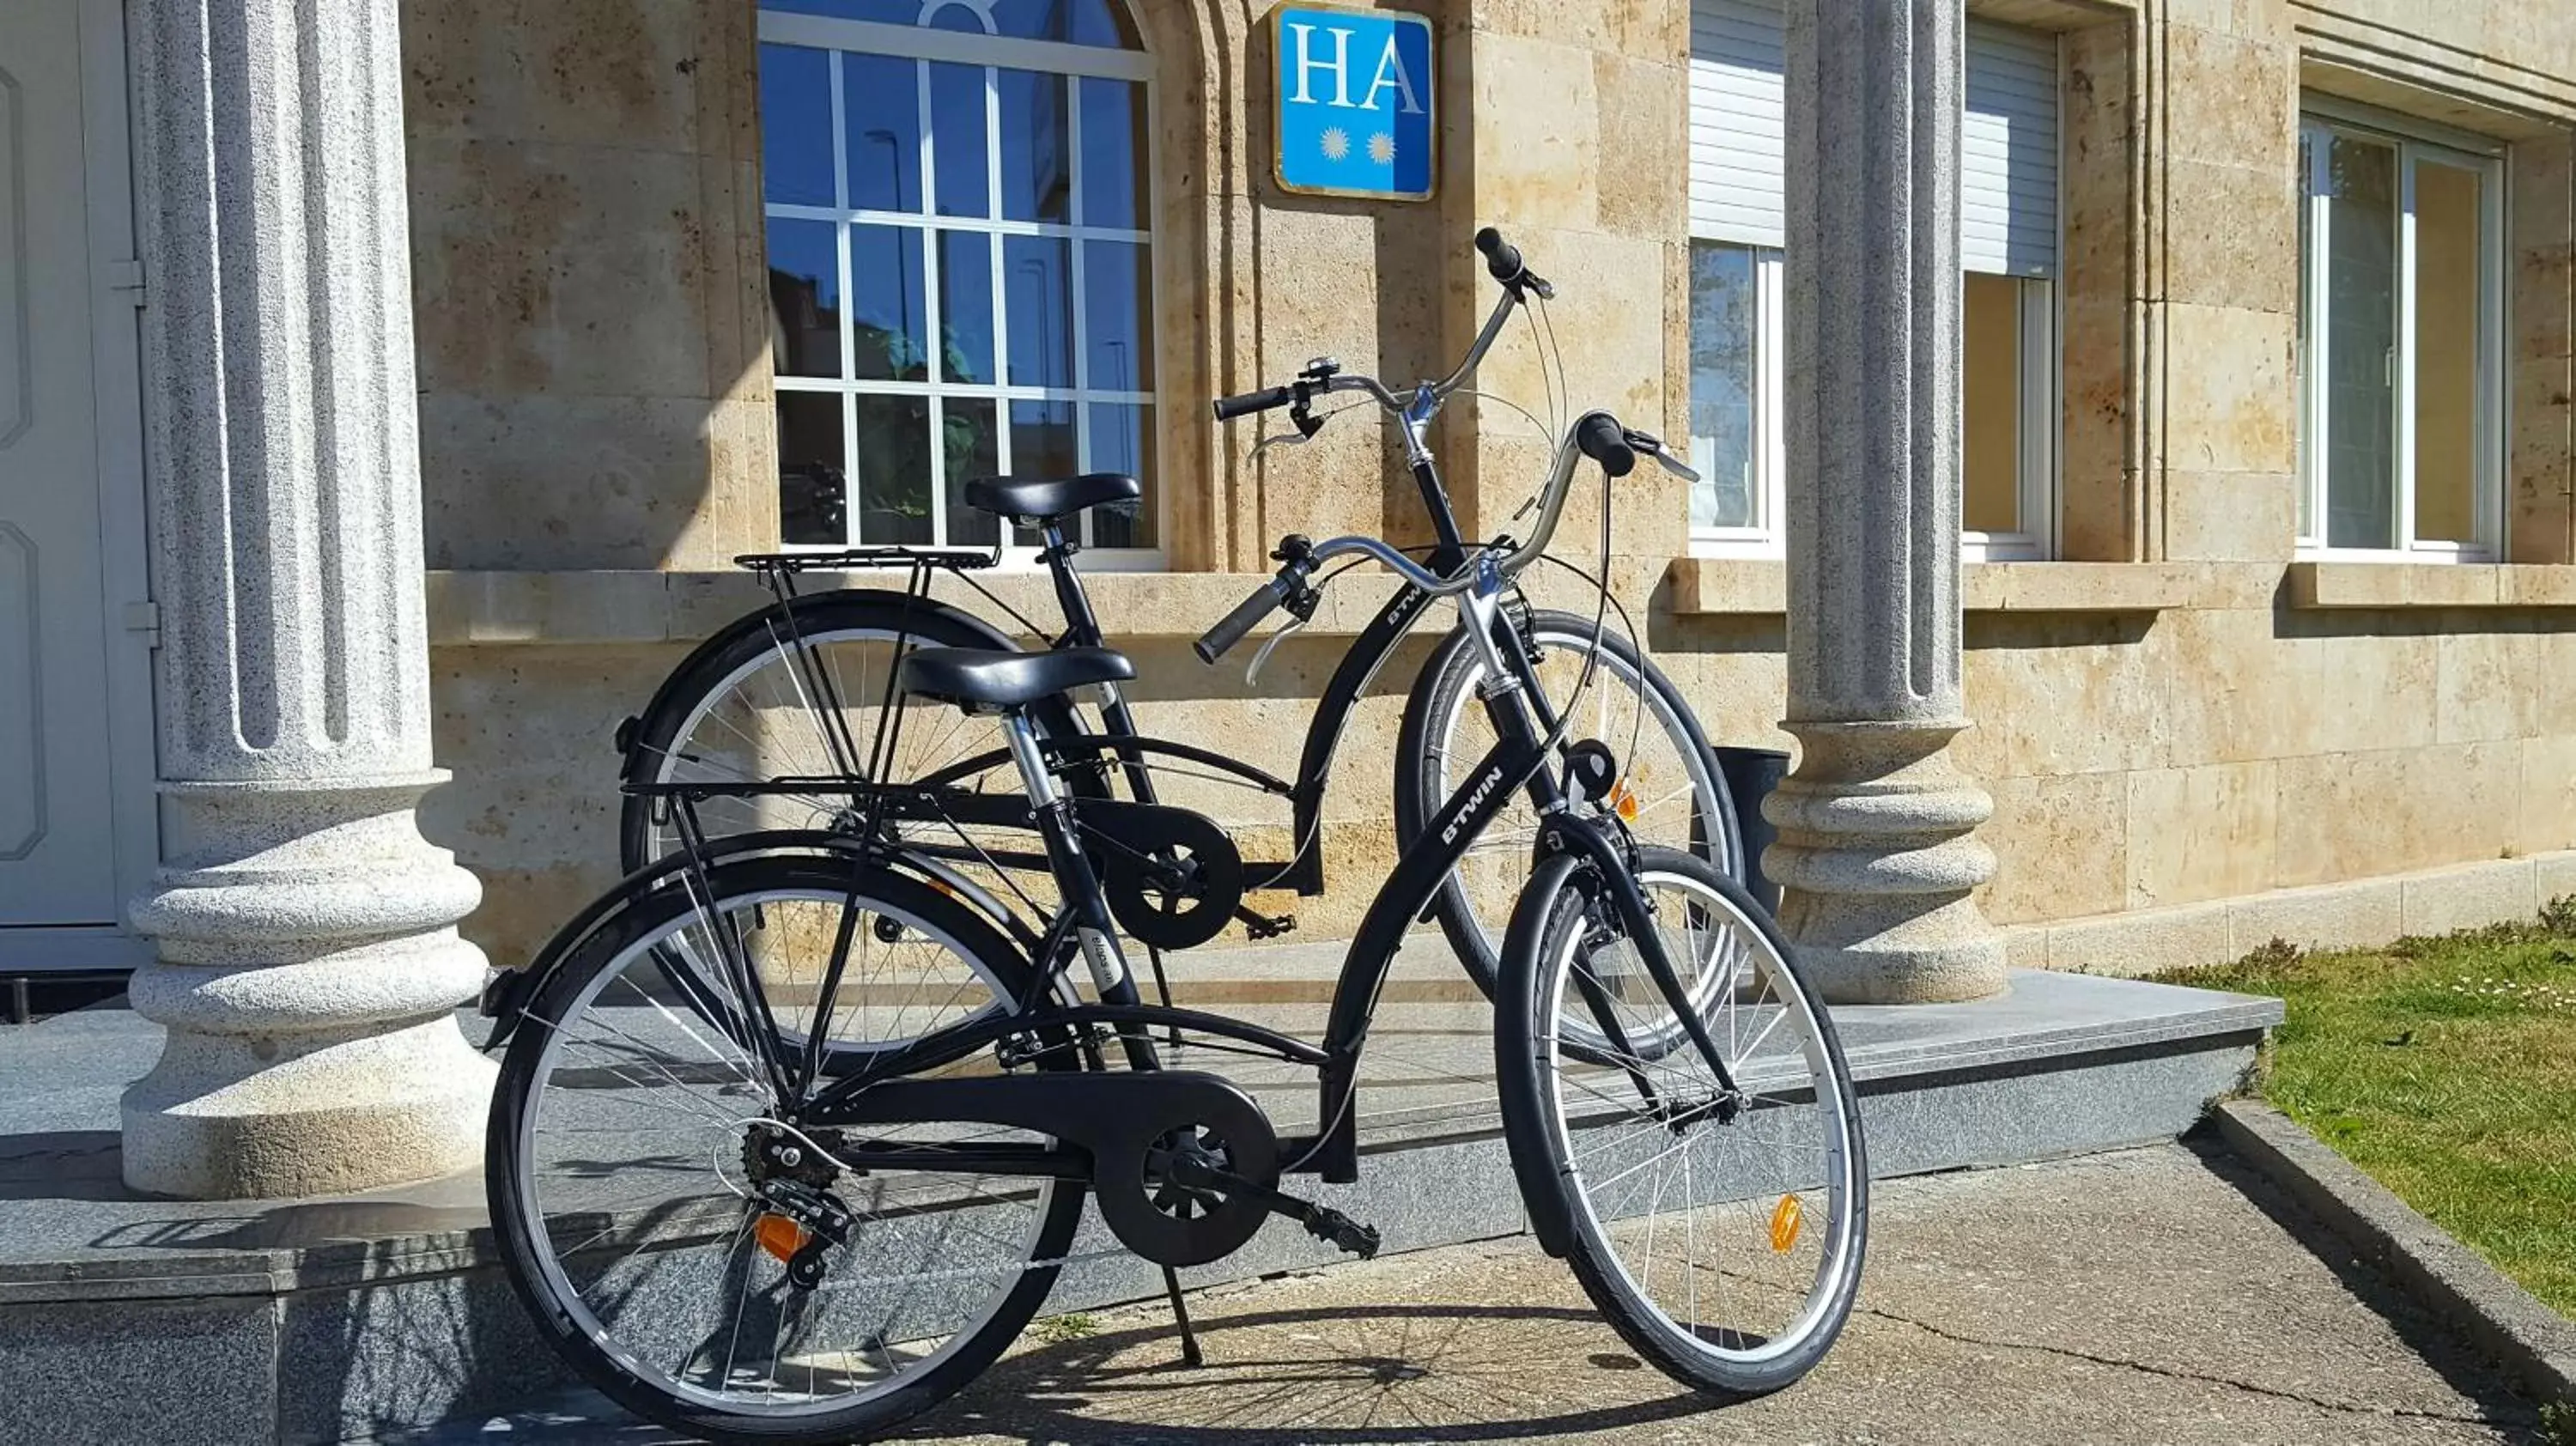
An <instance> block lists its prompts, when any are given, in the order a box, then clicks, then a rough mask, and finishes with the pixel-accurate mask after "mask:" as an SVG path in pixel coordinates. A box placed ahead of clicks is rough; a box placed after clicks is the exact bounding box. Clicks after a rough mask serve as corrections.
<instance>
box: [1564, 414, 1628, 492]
mask: <svg viewBox="0 0 2576 1446" xmlns="http://www.w3.org/2000/svg"><path fill="white" fill-rule="evenodd" d="M1574 445H1576V446H1578V447H1581V448H1582V449H1583V455H1584V456H1586V457H1589V458H1591V459H1592V460H1593V461H1595V462H1598V463H1600V464H1601V470H1602V471H1604V472H1607V473H1609V474H1610V475H1611V476H1613V477H1625V476H1627V475H1628V474H1629V473H1631V472H1634V471H1636V470H1637V449H1636V448H1634V447H1631V446H1629V445H1628V433H1627V431H1626V429H1624V428H1622V427H1621V426H1620V425H1619V423H1618V420H1617V419H1616V418H1614V417H1612V416H1611V415H1610V414H1609V413H1607V412H1594V413H1593V414H1591V415H1590V416H1588V417H1585V418H1584V419H1583V422H1582V425H1580V426H1578V427H1576V428H1575V429H1574Z"/></svg>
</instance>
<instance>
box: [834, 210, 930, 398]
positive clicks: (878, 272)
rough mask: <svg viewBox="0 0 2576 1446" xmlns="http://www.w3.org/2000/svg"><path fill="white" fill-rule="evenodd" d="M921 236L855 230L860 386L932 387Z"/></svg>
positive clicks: (887, 229)
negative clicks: (892, 383) (912, 384)
mask: <svg viewBox="0 0 2576 1446" xmlns="http://www.w3.org/2000/svg"><path fill="white" fill-rule="evenodd" d="M922 281H923V276H922V269H921V233H920V232H919V231H915V230H912V229H910V228H908V227H896V226H853V227H851V228H850V291H851V293H852V294H853V296H854V297H855V298H856V300H857V304H856V305H855V306H854V307H853V308H852V311H853V314H854V315H855V316H856V317H857V323H856V325H855V326H854V327H853V328H852V338H851V352H852V356H851V361H852V363H853V364H854V371H853V375H855V376H856V377H858V379H859V380H861V381H907V382H917V381H927V380H928V379H929V376H930V345H929V343H930V328H929V325H928V320H927V318H926V317H925V316H924V315H923V305H922V299H921V298H922Z"/></svg>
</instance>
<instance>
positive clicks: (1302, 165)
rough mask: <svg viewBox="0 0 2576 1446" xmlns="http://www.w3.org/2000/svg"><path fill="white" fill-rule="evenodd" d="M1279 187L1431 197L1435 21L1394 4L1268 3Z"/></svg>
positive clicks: (1436, 132)
mask: <svg viewBox="0 0 2576 1446" xmlns="http://www.w3.org/2000/svg"><path fill="white" fill-rule="evenodd" d="M1270 25H1271V32H1270V33H1271V39H1272V41H1273V42H1274V43H1273V44H1272V46H1271V54H1273V55H1275V56H1276V57H1278V60H1277V65H1278V73H1277V74H1276V75H1275V76H1273V77H1272V80H1273V81H1274V83H1275V87H1276V89H1275V93H1276V94H1277V95H1278V97H1279V105H1278V125H1277V126H1276V127H1274V132H1275V134H1276V135H1277V136H1278V138H1279V156H1278V169H1277V174H1278V178H1279V186H1280V189H1282V190H1285V191H1293V192H1298V193H1301V194H1304V195H1314V196H1358V197H1363V198H1366V199H1370V200H1380V201H1424V200H1429V199H1430V197H1431V190H1432V182H1433V177H1435V176H1436V175H1438V174H1439V171H1438V160H1439V157H1438V154H1437V151H1436V147H1437V146H1438V137H1439V129H1438V126H1437V125H1436V124H1435V122H1436V114H1435V99H1436V97H1435V95H1434V92H1435V91H1436V90H1437V89H1438V88H1439V79H1440V77H1439V72H1438V71H1437V70H1436V69H1435V68H1434V67H1433V64H1432V55H1433V50H1432V43H1431V22H1430V21H1429V20H1426V19H1424V18H1423V17H1422V16H1419V15H1407V14H1403V13H1401V12H1398V11H1393V10H1342V9H1329V8H1324V7H1320V6H1313V5H1282V6H1280V7H1279V8H1278V9H1276V10H1273V11H1271V12H1270Z"/></svg>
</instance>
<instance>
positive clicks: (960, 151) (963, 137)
mask: <svg viewBox="0 0 2576 1446" xmlns="http://www.w3.org/2000/svg"><path fill="white" fill-rule="evenodd" d="M929 70H930V148H931V151H932V154H933V155H934V157H935V158H936V164H935V167H934V170H933V173H932V174H933V175H934V176H935V177H936V178H937V180H938V182H939V214H940V215H942V216H990V215H992V214H993V198H992V184H991V177H990V173H989V172H988V171H987V169H986V166H985V162H986V159H987V155H986V153H987V151H988V150H989V147H987V146H986V145H985V143H984V139H985V138H984V95H985V91H984V68H983V67H982V66H980V65H933V66H931V67H929Z"/></svg>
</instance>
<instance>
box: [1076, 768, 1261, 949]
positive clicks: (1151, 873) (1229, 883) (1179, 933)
mask: <svg viewBox="0 0 2576 1446" xmlns="http://www.w3.org/2000/svg"><path fill="white" fill-rule="evenodd" d="M1077 808H1078V809H1079V810H1080V816H1081V819H1082V828H1083V832H1085V833H1086V834H1091V835H1096V836H1097V837H1096V839H1095V840H1094V847H1093V848H1092V850H1091V853H1092V858H1093V867H1094V868H1096V869H1098V870H1099V873H1100V887H1101V892H1102V894H1103V895H1104V896H1105V897H1106V898H1107V899H1108V901H1109V913H1110V916H1111V917H1112V918H1114V919H1116V920H1117V921H1118V927H1119V928H1120V929H1123V930H1125V931H1126V932H1127V934H1128V935H1129V937H1131V938H1134V939H1136V940H1138V941H1139V942H1141V943H1145V944H1149V945H1151V946H1153V947H1154V948H1157V949H1194V948H1197V947H1198V946H1199V945H1201V944H1204V943H1206V942H1207V941H1209V940H1210V939H1213V938H1215V937H1216V936H1217V935H1219V934H1221V933H1223V932H1225V926H1226V925H1227V923H1229V922H1230V921H1232V920H1233V918H1234V911H1235V910H1236V909H1237V908H1239V907H1241V905H1242V903H1243V888H1244V872H1243V855H1242V854H1241V853H1240V852H1239V851H1237V850H1236V848H1235V846H1234V840H1233V839H1231V838H1228V837H1227V836H1226V833H1225V830H1223V829H1221V828H1218V827H1217V826H1216V825H1215V824H1214V823H1213V822H1211V821H1210V820H1209V819H1208V817H1207V815H1205V814H1201V813H1193V812H1191V811H1190V810H1188V809H1186V808H1174V807H1172V806H1170V805H1169V804H1155V803H1122V802H1103V801H1086V802H1083V803H1081V804H1078V805H1077Z"/></svg>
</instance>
